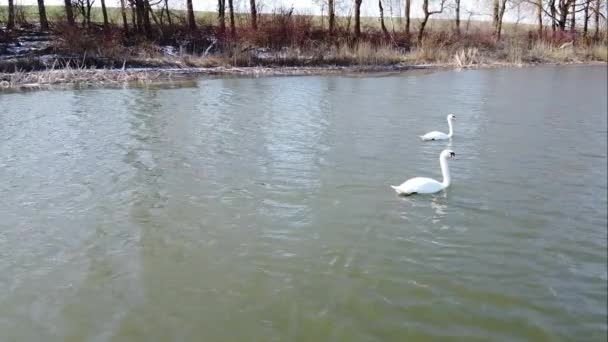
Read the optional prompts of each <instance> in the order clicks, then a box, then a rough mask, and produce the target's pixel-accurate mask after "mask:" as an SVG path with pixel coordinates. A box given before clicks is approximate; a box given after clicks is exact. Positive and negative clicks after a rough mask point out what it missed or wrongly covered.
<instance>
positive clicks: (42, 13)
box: [38, 0, 49, 31]
mask: <svg viewBox="0 0 608 342" xmlns="http://www.w3.org/2000/svg"><path fill="white" fill-rule="evenodd" d="M38 16H39V17H40V29H41V30H43V31H46V30H48V29H49V21H48V20H47V18H46V7H45V6H44V0H38Z"/></svg>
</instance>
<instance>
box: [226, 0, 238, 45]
mask: <svg viewBox="0 0 608 342" xmlns="http://www.w3.org/2000/svg"><path fill="white" fill-rule="evenodd" d="M228 10H229V11H230V35H231V36H232V37H235V36H236V26H235V23H234V6H233V4H232V0H228Z"/></svg>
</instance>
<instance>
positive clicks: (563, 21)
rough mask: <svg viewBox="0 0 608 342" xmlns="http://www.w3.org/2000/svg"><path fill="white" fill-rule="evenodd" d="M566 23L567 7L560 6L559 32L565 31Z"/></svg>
mask: <svg viewBox="0 0 608 342" xmlns="http://www.w3.org/2000/svg"><path fill="white" fill-rule="evenodd" d="M567 21H568V6H560V14H559V21H558V23H557V24H558V26H559V29H560V30H561V31H566V22H567Z"/></svg>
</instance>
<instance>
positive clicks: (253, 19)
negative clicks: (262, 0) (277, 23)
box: [249, 0, 258, 30]
mask: <svg viewBox="0 0 608 342" xmlns="http://www.w3.org/2000/svg"><path fill="white" fill-rule="evenodd" d="M249 7H250V11H251V27H252V28H253V29H254V30H257V29H258V9H257V8H256V5H255V0H249Z"/></svg>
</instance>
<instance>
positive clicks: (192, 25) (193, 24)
mask: <svg viewBox="0 0 608 342" xmlns="http://www.w3.org/2000/svg"><path fill="white" fill-rule="evenodd" d="M186 7H187V8H188V28H189V29H190V30H191V31H194V30H196V20H195V19H194V8H193V7H192V0H186Z"/></svg>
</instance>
